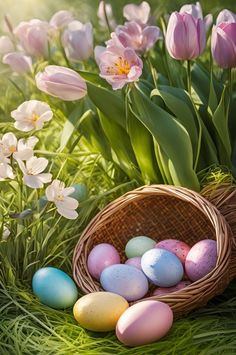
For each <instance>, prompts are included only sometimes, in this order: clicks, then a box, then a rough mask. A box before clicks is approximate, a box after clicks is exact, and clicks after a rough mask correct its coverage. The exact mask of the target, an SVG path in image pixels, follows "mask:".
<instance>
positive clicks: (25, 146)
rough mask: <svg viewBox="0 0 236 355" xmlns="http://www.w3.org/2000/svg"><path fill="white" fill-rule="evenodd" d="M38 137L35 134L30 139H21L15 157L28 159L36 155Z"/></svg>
mask: <svg viewBox="0 0 236 355" xmlns="http://www.w3.org/2000/svg"><path fill="white" fill-rule="evenodd" d="M38 141H39V140H38V138H37V137H35V136H32V137H29V138H28V139H24V138H22V139H19V141H18V143H17V149H16V151H15V152H14V153H13V157H14V159H16V160H18V159H20V160H28V159H30V158H31V157H32V156H33V155H34V147H35V145H36V144H37V143H38Z"/></svg>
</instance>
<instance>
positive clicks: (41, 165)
mask: <svg viewBox="0 0 236 355" xmlns="http://www.w3.org/2000/svg"><path fill="white" fill-rule="evenodd" d="M17 162H18V164H19V167H20V169H21V171H22V172H23V174H24V177H23V181H24V184H25V185H27V186H29V187H32V188H33V189H39V188H41V187H43V184H45V183H47V182H51V180H52V174H48V173H43V174H42V172H43V171H44V170H45V169H46V167H47V165H48V160H47V159H45V158H37V157H31V158H30V159H29V160H27V161H26V163H25V164H24V163H23V161H22V160H17Z"/></svg>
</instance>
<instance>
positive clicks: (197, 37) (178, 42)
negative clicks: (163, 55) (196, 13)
mask: <svg viewBox="0 0 236 355" xmlns="http://www.w3.org/2000/svg"><path fill="white" fill-rule="evenodd" d="M205 45H206V30H205V25H204V21H203V20H202V19H200V18H195V17H193V16H192V15H190V14H188V13H186V12H185V13H183V14H180V13H178V12H173V13H172V14H171V16H170V19H169V22H168V26H167V31H166V47H167V50H168V52H169V54H170V56H171V57H173V58H175V59H179V60H191V59H194V58H197V57H198V56H199V55H200V54H201V53H202V52H203V50H204V48H205Z"/></svg>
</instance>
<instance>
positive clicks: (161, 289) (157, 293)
mask: <svg viewBox="0 0 236 355" xmlns="http://www.w3.org/2000/svg"><path fill="white" fill-rule="evenodd" d="M190 284H191V282H190V281H180V282H179V283H178V284H177V285H176V286H173V287H158V288H156V289H155V290H154V291H153V294H152V295H153V296H165V295H168V294H169V293H172V292H176V291H179V290H182V289H183V288H185V287H187V286H189V285H190Z"/></svg>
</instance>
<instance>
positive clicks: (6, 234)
mask: <svg viewBox="0 0 236 355" xmlns="http://www.w3.org/2000/svg"><path fill="white" fill-rule="evenodd" d="M10 234H11V232H10V230H9V229H8V228H7V227H6V226H4V227H3V232H2V240H7V239H8V237H9V235H10Z"/></svg>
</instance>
